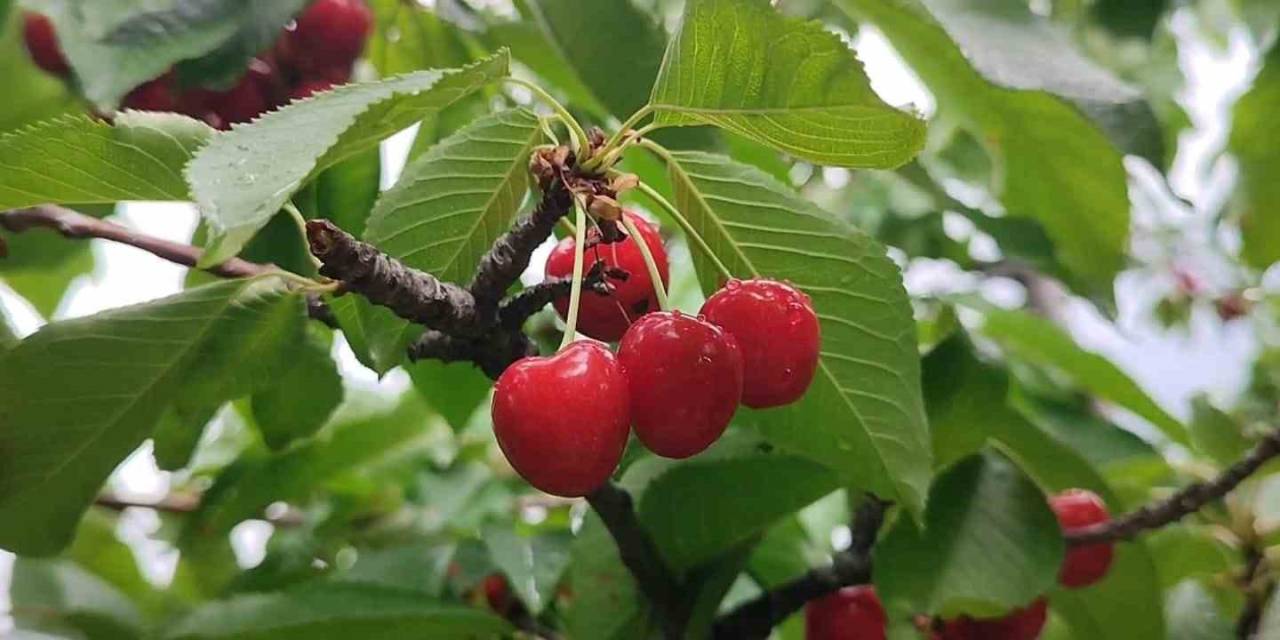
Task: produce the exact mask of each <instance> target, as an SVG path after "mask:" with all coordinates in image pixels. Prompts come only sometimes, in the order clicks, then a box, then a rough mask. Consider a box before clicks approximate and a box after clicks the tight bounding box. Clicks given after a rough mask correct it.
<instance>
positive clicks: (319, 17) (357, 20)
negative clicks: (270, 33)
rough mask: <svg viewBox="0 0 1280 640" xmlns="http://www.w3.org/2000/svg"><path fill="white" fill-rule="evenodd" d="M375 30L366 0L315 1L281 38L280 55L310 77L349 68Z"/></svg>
mask: <svg viewBox="0 0 1280 640" xmlns="http://www.w3.org/2000/svg"><path fill="white" fill-rule="evenodd" d="M372 30H373V12H372V11H370V10H369V7H368V6H366V5H365V3H364V2H363V0H316V2H313V3H312V4H311V6H309V7H307V8H306V10H304V11H303V12H302V14H301V15H299V16H298V18H297V20H296V21H295V26H294V27H293V28H292V29H288V30H286V31H285V32H284V34H283V35H282V36H281V42H280V43H279V45H278V47H277V52H278V53H280V54H281V56H282V62H283V61H287V63H288V64H290V65H292V66H294V67H296V68H297V69H298V70H299V71H302V72H303V74H304V75H307V76H314V75H315V72H317V71H322V70H325V69H333V68H335V67H344V66H345V67H347V68H350V67H351V64H352V63H353V62H355V61H356V58H359V57H360V53H361V52H362V51H364V43H365V41H366V40H368V38H369V34H370V32H372Z"/></svg>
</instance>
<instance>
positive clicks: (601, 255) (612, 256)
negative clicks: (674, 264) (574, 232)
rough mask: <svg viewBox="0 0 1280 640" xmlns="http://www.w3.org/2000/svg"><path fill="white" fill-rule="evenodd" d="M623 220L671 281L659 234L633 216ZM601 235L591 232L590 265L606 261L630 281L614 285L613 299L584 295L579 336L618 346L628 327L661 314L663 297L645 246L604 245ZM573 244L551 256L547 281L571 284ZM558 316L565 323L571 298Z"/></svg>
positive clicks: (562, 301)
mask: <svg viewBox="0 0 1280 640" xmlns="http://www.w3.org/2000/svg"><path fill="white" fill-rule="evenodd" d="M623 215H625V216H627V219H628V220H630V221H631V222H632V224H634V225H635V226H636V230H637V231H639V232H640V235H641V236H643V237H644V241H645V243H646V244H648V245H649V252H650V253H652V254H653V261H654V262H656V263H657V264H658V273H659V274H660V275H661V276H662V284H663V285H666V284H667V283H668V282H670V280H671V275H670V268H669V266H668V264H667V249H666V247H664V246H662V236H660V235H658V229H657V227H656V226H654V225H653V224H651V223H650V222H649V221H648V220H645V219H644V218H642V217H640V216H638V215H636V214H634V213H631V212H630V211H628V212H625V213H624V214H623ZM599 239H600V232H599V231H598V230H596V229H594V228H593V229H591V230H589V231H588V232H587V250H586V254H587V264H588V265H590V264H593V263H594V262H595V261H596V260H603V261H604V263H605V266H606V267H617V268H619V269H622V270H624V271H626V272H627V274H628V277H627V279H626V280H620V279H611V281H610V284H612V285H613V287H614V291H613V294H612V295H608V296H597V295H584V296H582V302H581V305H580V306H579V309H578V331H581V332H582V333H585V334H587V335H589V336H591V337H592V338H595V339H597V340H604V341H606V342H614V341H616V340H618V339H619V338H621V337H622V334H624V333H626V331H627V327H628V326H630V325H631V323H632V322H634V321H635V319H636V318H639V317H640V316H642V315H644V314H646V313H649V312H650V311H657V310H658V297H657V294H655V293H654V292H653V280H651V279H650V278H649V270H648V269H646V268H645V264H644V256H643V255H641V254H640V245H638V244H636V241H635V238H631V237H628V238H626V239H625V240H623V241H621V242H614V243H610V244H604V243H601V242H599ZM574 244H575V241H574V239H573V238H571V237H570V238H565V239H563V240H561V241H560V243H559V244H557V245H556V246H555V249H553V250H552V251H551V255H550V256H547V266H546V275H547V277H548V278H566V277H569V276H570V275H572V274H573V248H574ZM554 304H555V308H556V311H559V312H560V317H561V318H563V317H565V316H567V315H568V313H569V298H568V296H565V297H563V298H558V299H556V300H555V302H554Z"/></svg>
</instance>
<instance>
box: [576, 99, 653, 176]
mask: <svg viewBox="0 0 1280 640" xmlns="http://www.w3.org/2000/svg"><path fill="white" fill-rule="evenodd" d="M653 112H654V108H653V105H651V104H647V105H645V106H643V107H641V108H640V109H639V110H637V111H636V112H635V113H633V114H631V117H630V118H627V120H626V122H623V123H622V126H620V127H618V130H617V131H615V132H614V133H613V135H612V136H609V139H608V140H607V141H606V142H605V143H604V146H603V147H600V150H599V151H598V152H597V155H596V157H594V158H591V159H590V160H588V161H587V164H586V166H584V167H583V168H584V169H588V170H590V169H593V168H596V167H599V166H603V165H605V164H606V158H607V157H609V156H610V152H613V151H615V150H621V148H622V147H623V146H625V144H624V138H625V137H626V135H627V132H629V131H630V130H631V128H632V127H634V126H636V123H638V122H640V121H641V120H644V119H645V118H646V117H648V116H649V114H651V113H653ZM652 126H653V125H649V127H652ZM613 157H615V158H616V157H617V156H616V154H613Z"/></svg>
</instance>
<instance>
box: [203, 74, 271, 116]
mask: <svg viewBox="0 0 1280 640" xmlns="http://www.w3.org/2000/svg"><path fill="white" fill-rule="evenodd" d="M275 84H276V79H275V69H273V68H272V67H271V66H270V65H268V64H267V63H266V62H263V61H262V60H259V59H256V58H255V59H254V60H252V61H250V63H249V68H248V69H247V70H246V71H245V74H244V75H243V76H241V77H240V80H239V81H238V82H237V83H236V85H235V86H234V87H231V88H230V89H228V90H227V91H220V92H213V93H211V94H210V95H209V97H208V102H209V104H210V105H211V106H212V109H213V111H214V112H215V113H217V114H218V115H219V116H221V118H222V119H223V120H224V121H226V122H227V123H238V122H249V121H250V120H253V119H254V118H256V117H258V116H259V115H261V114H262V113H264V112H266V111H269V110H270V109H271V108H272V106H274V103H275V100H274V94H275Z"/></svg>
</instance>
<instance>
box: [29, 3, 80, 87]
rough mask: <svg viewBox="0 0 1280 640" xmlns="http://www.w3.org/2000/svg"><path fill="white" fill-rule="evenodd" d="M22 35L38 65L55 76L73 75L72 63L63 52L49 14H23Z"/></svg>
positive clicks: (32, 58) (33, 59)
mask: <svg viewBox="0 0 1280 640" xmlns="http://www.w3.org/2000/svg"><path fill="white" fill-rule="evenodd" d="M22 35H23V38H24V39H25V40H26V43H27V52H28V53H30V54H31V60H32V61H33V62H35V63H36V66H37V67H40V68H41V69H44V70H45V71H47V72H49V73H52V74H53V75H55V76H62V77H66V76H69V75H71V65H70V64H68V63H67V56H66V55H64V54H63V53H62V46H61V45H59V44H58V34H57V33H54V30H53V22H51V21H50V20H49V18H48V16H45V15H42V14H39V13H32V12H27V13H26V15H24V16H23V25H22Z"/></svg>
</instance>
